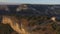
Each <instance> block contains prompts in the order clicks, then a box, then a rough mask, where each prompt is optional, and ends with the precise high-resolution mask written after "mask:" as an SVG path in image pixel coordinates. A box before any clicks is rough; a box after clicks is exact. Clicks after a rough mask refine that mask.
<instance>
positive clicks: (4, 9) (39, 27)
mask: <svg viewBox="0 0 60 34" xmlns="http://www.w3.org/2000/svg"><path fill="white" fill-rule="evenodd" d="M0 15H1V16H0V21H2V16H6V15H7V16H11V17H12V16H14V17H16V18H17V19H21V18H23V20H22V23H23V24H24V26H25V28H26V29H27V30H28V31H29V32H31V34H60V5H38V4H33V5H32V4H22V5H3V6H2V5H0ZM52 17H55V21H53V20H51V18H52ZM26 19H27V21H26ZM0 30H1V32H0V33H1V34H17V33H16V32H15V31H14V30H13V29H12V28H11V27H10V26H9V25H5V24H2V23H1V24H0Z"/></svg>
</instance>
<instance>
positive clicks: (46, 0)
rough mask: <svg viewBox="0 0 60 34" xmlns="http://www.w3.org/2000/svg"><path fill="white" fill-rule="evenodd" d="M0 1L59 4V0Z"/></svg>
mask: <svg viewBox="0 0 60 34" xmlns="http://www.w3.org/2000/svg"><path fill="white" fill-rule="evenodd" d="M0 2H2V3H6V4H9V3H10V4H60V0H0ZM0 4H1V3H0Z"/></svg>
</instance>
